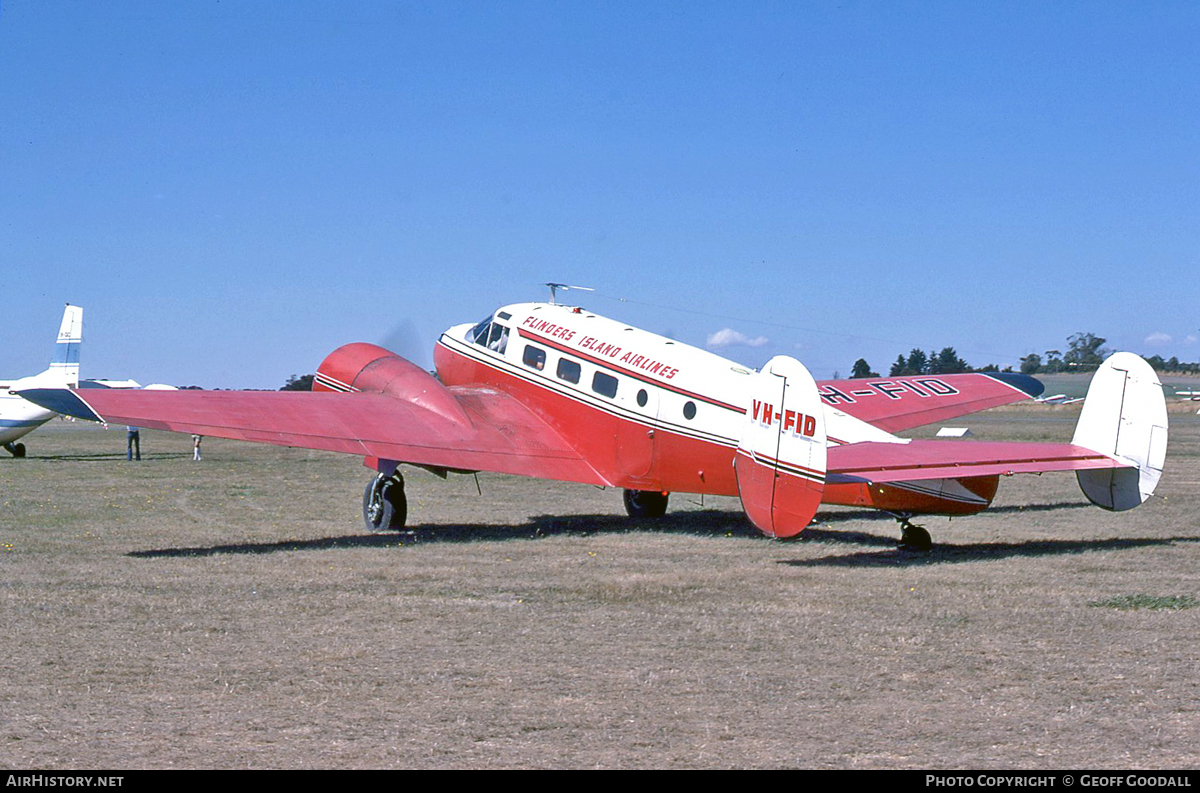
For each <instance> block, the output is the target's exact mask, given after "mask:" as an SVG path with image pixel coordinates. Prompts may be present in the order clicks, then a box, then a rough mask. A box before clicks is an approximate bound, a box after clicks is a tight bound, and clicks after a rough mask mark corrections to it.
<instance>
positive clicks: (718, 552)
mask: <svg viewBox="0 0 1200 793" xmlns="http://www.w3.org/2000/svg"><path fill="white" fill-rule="evenodd" d="M1075 415H1076V413H1075V412H1074V411H1073V410H1072V409H1071V408H1034V409H1023V410H1021V409H1010V410H1006V411H1001V412H995V413H991V414H987V415H983V416H977V417H972V418H971V419H969V420H965V421H962V422H961V424H962V425H967V426H970V427H972V429H973V431H974V433H975V436H976V437H979V438H992V439H1000V438H1012V439H1034V440H1038V439H1044V440H1066V439H1069V437H1070V434H1071V428H1072V425H1073V421H1074V418H1075ZM1171 420H1172V427H1171V432H1172V439H1171V448H1170V452H1169V458H1168V463H1167V473H1166V475H1165V477H1164V479H1163V482H1162V485H1161V487H1160V489H1159V494H1158V495H1157V496H1156V497H1155V498H1154V499H1153V500H1152V501H1151V502H1150V503H1148V504H1146V505H1145V506H1143V507H1142V508H1140V509H1138V510H1135V511H1134V512H1132V513H1126V514H1122V515H1113V514H1109V513H1105V512H1103V511H1101V510H1099V509H1096V508H1093V507H1090V506H1087V505H1086V504H1085V503H1084V501H1083V498H1082V496H1081V495H1080V493H1079V491H1078V488H1077V487H1076V485H1075V482H1074V477H1072V476H1071V475H1069V474H1068V475H1062V474H1056V475H1049V474H1048V475H1045V476H1040V477H1038V476H1024V477H1014V478H1012V479H1008V480H1006V481H1004V482H1002V483H1001V490H1000V494H999V496H998V498H997V502H996V505H995V507H994V508H993V509H992V510H991V511H989V512H987V513H984V514H982V515H979V516H976V517H972V518H960V519H956V520H954V521H949V520H947V519H944V518H933V519H929V520H927V521H923V522H924V525H926V526H927V528H929V530H930V532H931V533H932V534H933V537H934V541H935V543H937V546H936V547H935V549H934V550H933V552H932V553H930V554H927V555H921V554H910V553H902V552H899V551H897V550H896V549H895V546H894V538H895V537H896V536H897V534H898V532H897V530H896V526H895V523H894V521H892V520H891V519H890V518H888V517H886V516H879V515H876V514H872V513H867V512H862V511H855V510H829V511H823V512H821V513H820V514H819V516H818V520H819V522H818V524H817V525H816V526H814V527H813V528H811V529H810V530H809V531H807V532H805V534H804V535H802V537H803V538H802V539H801V540H799V541H795V542H788V543H782V542H774V541H770V540H767V539H765V538H762V537H760V536H758V535H757V533H756V532H754V531H753V530H752V529H751V528H750V527H749V525H748V523H747V522H746V520H745V519H744V518H743V516H742V514H741V510H740V508H739V506H738V504H737V502H736V500H734V499H712V498H708V499H705V500H704V503H700V499H699V498H698V497H688V496H676V497H675V498H674V499H673V504H672V511H671V512H670V513H669V514H668V516H667V517H666V519H664V520H662V521H661V522H658V523H649V522H647V523H642V524H640V525H638V524H633V523H631V522H630V521H628V520H627V519H626V518H624V517H623V516H622V510H621V494H620V492H616V491H611V490H608V491H605V490H599V489H596V488H590V487H580V486H573V485H564V484H555V483H545V482H537V481H529V480H520V479H512V478H504V477H496V476H480V478H479V480H480V486H481V487H482V490H483V495H482V496H480V495H477V493H476V484H475V481H474V479H473V478H471V477H457V478H455V477H452V478H451V479H450V480H449V481H442V480H439V479H437V478H435V477H433V476H430V475H426V474H424V473H422V472H419V471H414V472H413V473H412V474H411V475H410V476H409V494H410V523H411V524H412V526H411V531H410V532H408V533H405V534H402V535H387V536H374V535H367V534H364V532H363V530H362V528H361V522H360V520H361V519H360V516H359V503H360V500H361V494H362V489H363V486H364V485H365V483H366V480H367V478H368V471H367V470H366V469H364V468H363V467H362V466H361V464H360V461H358V460H356V459H353V458H348V457H340V456H335V455H330V454H324V453H317V452H307V451H301V450H291V449H278V448H272V447H265V446H254V445H249V444H240V443H234V442H226V441H220V440H217V439H207V440H206V441H205V444H204V453H205V459H204V461H203V462H199V463H196V462H193V461H192V460H191V459H190V458H191V449H190V441H189V438H188V437H187V436H179V435H170V434H166V433H154V432H147V431H143V451H144V453H145V454H144V459H143V462H141V463H140V464H135V463H127V462H125V460H124V453H123V452H124V432H123V431H120V432H118V431H117V430H116V429H114V430H104V429H102V428H100V427H97V426H82V425H72V424H68V423H65V422H54V423H53V424H51V425H49V426H48V427H46V428H44V429H43V430H40V431H38V432H37V433H35V434H33V435H31V436H29V437H28V438H27V439H26V441H27V443H28V445H29V449H30V457H29V458H27V459H24V460H13V459H10V458H8V457H7V456H0V505H2V507H3V517H4V520H3V527H2V530H0V532H2V536H0V637H2V641H3V653H2V660H0V766H2V767H5V768H42V769H50V768H247V767H249V768H329V767H346V768H350V767H434V768H436V767H492V768H496V767H602V768H632V767H779V766H800V767H821V768H903V767H933V768H976V767H987V768H1063V767H1087V768H1131V767H1141V768H1179V767H1187V768H1196V767H1197V766H1200V683H1198V675H1200V668H1198V665H1197V652H1198V646H1200V641H1198V640H1200V608H1186V606H1189V605H1191V604H1193V603H1195V602H1196V598H1198V597H1200V575H1198V570H1200V563H1198V561H1200V518H1197V509H1198V508H1200V498H1198V496H1197V493H1198V486H1200V417H1197V416H1196V415H1194V413H1192V412H1190V411H1189V412H1186V413H1173V414H1172V416H1171ZM955 423H960V422H955ZM121 429H122V430H123V428H121ZM1139 605H1140V606H1142V608H1130V607H1129V606H1139ZM1181 606H1182V607H1185V608H1179V607H1181Z"/></svg>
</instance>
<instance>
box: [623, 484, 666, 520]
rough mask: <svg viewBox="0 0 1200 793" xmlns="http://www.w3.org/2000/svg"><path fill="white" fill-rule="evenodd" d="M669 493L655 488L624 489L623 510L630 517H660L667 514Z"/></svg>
mask: <svg viewBox="0 0 1200 793" xmlns="http://www.w3.org/2000/svg"><path fill="white" fill-rule="evenodd" d="M670 498H671V494H670V493H660V492H658V491H657V490H626V491H625V512H626V513H627V514H628V515H629V517H631V518H661V517H662V516H663V515H666V514H667V501H668V500H669V499H670Z"/></svg>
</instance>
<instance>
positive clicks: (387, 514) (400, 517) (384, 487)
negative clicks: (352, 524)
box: [363, 472, 408, 532]
mask: <svg viewBox="0 0 1200 793" xmlns="http://www.w3.org/2000/svg"><path fill="white" fill-rule="evenodd" d="M407 518H408V498H407V497H406V496H405V495H404V477H402V476H401V475H400V473H399V472H397V473H395V474H394V475H392V476H384V475H383V474H379V475H378V476H376V477H375V478H374V479H372V480H371V481H370V482H368V483H367V489H366V491H365V492H364V493H363V522H364V523H366V524H367V530H368V531H375V532H380V531H399V530H400V529H403V528H404V521H405V520H407Z"/></svg>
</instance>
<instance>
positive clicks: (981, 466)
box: [828, 440, 1137, 482]
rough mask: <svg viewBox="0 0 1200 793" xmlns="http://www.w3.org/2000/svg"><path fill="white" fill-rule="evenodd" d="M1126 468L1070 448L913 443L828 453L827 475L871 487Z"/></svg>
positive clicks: (843, 448) (835, 448) (856, 446)
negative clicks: (976, 477) (871, 484)
mask: <svg viewBox="0 0 1200 793" xmlns="http://www.w3.org/2000/svg"><path fill="white" fill-rule="evenodd" d="M1129 467H1133V468H1136V467H1137V466H1136V465H1131V464H1130V463H1124V462H1122V461H1120V460H1118V459H1116V458H1114V457H1110V456H1109V455H1106V454H1101V453H1099V452H1095V451H1092V450H1091V449H1085V448H1084V447H1082V446H1075V445H1073V444H1070V443H1006V442H1002V441H951V440H945V441H933V440H914V441H910V442H909V443H878V442H866V443H851V444H847V445H845V446H831V447H830V448H829V450H828V472H829V474H831V475H838V476H841V477H847V478H850V479H854V480H866V481H870V482H904V481H911V480H914V479H951V478H960V477H969V476H994V475H997V474H1001V475H1008V474H1028V473H1040V472H1042V471H1085V470H1092V469H1098V468H1129Z"/></svg>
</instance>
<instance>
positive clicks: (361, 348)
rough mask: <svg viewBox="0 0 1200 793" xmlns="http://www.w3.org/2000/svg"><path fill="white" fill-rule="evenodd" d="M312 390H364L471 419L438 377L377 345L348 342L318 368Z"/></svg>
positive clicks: (463, 421) (452, 418)
mask: <svg viewBox="0 0 1200 793" xmlns="http://www.w3.org/2000/svg"><path fill="white" fill-rule="evenodd" d="M313 391H343V392H351V391H364V392H373V393H379V394H387V395H388V396H392V397H395V398H396V399H403V400H404V401H406V402H411V403H413V404H414V405H417V406H419V407H422V408H425V409H426V410H428V411H431V412H433V413H436V414H437V415H439V416H441V417H443V418H446V419H449V420H450V421H454V422H456V423H459V424H463V425H468V426H469V425H470V424H471V419H470V418H469V417H468V416H467V414H466V412H465V411H463V409H462V406H461V405H460V404H459V403H458V400H457V399H456V398H455V397H454V394H452V393H450V391H449V389H447V388H446V386H444V385H442V384H441V382H439V381H438V379H437V378H436V377H434V376H433V375H431V374H430V373H429V372H427V371H425V370H424V369H422V368H421V367H419V366H417V365H416V364H415V363H413V362H412V361H408V360H406V359H404V358H401V357H400V356H399V355H396V353H394V352H392V351H391V350H386V349H384V348H383V347H380V346H378V345H375V344H367V343H365V342H355V343H353V344H345V345H342V346H341V347H338V348H337V349H336V350H334V351H333V352H331V353H330V354H329V355H328V356H326V358H325V360H324V361H322V362H321V365H320V366H319V367H318V368H317V375H316V377H315V378H314V379H313Z"/></svg>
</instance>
